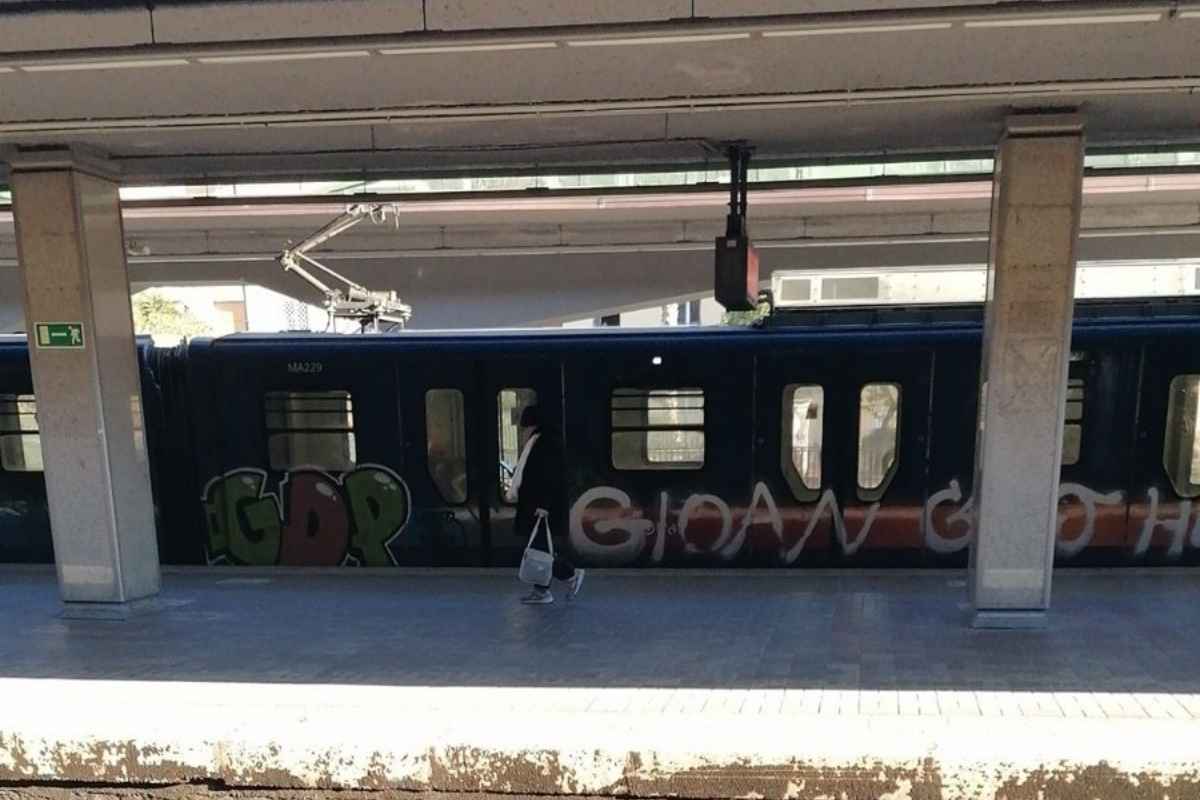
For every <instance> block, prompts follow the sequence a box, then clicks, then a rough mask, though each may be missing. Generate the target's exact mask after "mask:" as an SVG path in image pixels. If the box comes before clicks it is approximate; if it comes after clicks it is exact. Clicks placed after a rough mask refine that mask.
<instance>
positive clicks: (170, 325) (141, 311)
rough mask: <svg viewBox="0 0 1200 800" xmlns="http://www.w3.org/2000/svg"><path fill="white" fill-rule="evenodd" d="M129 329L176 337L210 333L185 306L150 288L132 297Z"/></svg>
mask: <svg viewBox="0 0 1200 800" xmlns="http://www.w3.org/2000/svg"><path fill="white" fill-rule="evenodd" d="M133 329H134V330H135V331H136V332H137V333H140V334H150V335H151V336H163V337H178V338H180V339H186V338H190V337H192V336H203V335H205V334H207V333H210V331H209V329H208V326H207V325H206V324H205V323H204V321H203V320H201V319H200V318H198V317H197V316H196V315H195V314H193V313H192V312H191V311H189V310H188V307H187V306H185V305H184V304H183V303H181V302H179V301H178V300H172V299H171V298H169V297H167V296H166V295H164V294H162V293H161V292H156V291H154V290H153V289H151V290H148V291H145V292H141V293H140V294H138V295H137V296H136V297H134V298H133Z"/></svg>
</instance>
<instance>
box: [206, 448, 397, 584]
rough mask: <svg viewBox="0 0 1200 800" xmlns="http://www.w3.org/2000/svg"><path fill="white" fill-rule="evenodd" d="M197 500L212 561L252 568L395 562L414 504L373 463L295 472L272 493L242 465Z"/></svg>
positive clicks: (260, 475) (262, 475)
mask: <svg viewBox="0 0 1200 800" xmlns="http://www.w3.org/2000/svg"><path fill="white" fill-rule="evenodd" d="M202 501H203V503H204V511H205V519H206V520H207V525H208V561H209V563H213V564H217V563H233V564H247V565H256V566H257V565H263V566H266V565H272V564H279V565H286V566H339V565H344V566H369V567H386V566H392V565H394V564H395V563H396V558H395V556H393V554H392V551H391V549H390V545H391V544H392V542H394V541H395V540H396V539H397V538H398V537H399V536H400V534H401V533H402V532H403V531H404V527H405V525H407V524H408V520H409V514H410V512H411V509H412V501H411V498H410V496H409V492H408V486H407V485H406V484H405V483H404V481H403V479H401V478H400V476H399V475H397V474H396V473H395V472H392V471H391V470H390V469H388V468H387V467H384V466H380V465H378V464H364V465H361V466H359V467H357V468H355V469H353V470H350V471H348V472H345V473H342V474H341V475H336V476H335V475H330V474H328V473H326V472H322V471H320V470H316V469H297V470H293V471H291V472H289V473H286V474H285V475H284V477H283V478H282V480H280V481H279V485H278V487H277V489H276V490H275V491H268V489H267V473H266V472H265V471H263V470H261V469H256V468H251V467H243V468H240V469H235V470H232V471H230V472H227V473H225V474H224V475H221V476H220V477H217V478H214V479H213V480H211V481H209V482H208V485H207V486H205V487H204V495H203V498H202Z"/></svg>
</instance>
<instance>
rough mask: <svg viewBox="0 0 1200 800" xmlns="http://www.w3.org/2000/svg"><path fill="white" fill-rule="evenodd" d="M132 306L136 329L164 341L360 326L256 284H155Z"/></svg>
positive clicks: (162, 343)
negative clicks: (332, 318)
mask: <svg viewBox="0 0 1200 800" xmlns="http://www.w3.org/2000/svg"><path fill="white" fill-rule="evenodd" d="M133 305H134V322H135V327H136V329H137V333H138V334H141V335H148V336H151V337H152V338H153V339H154V343H155V344H157V345H160V346H169V345H173V344H178V343H179V342H180V341H181V340H183V339H185V338H191V337H193V336H226V335H228V334H231V333H245V332H253V333H279V332H282V331H313V332H319V331H327V330H330V331H332V330H335V329H336V331H337V332H338V333H353V332H354V331H356V330H358V326H357V325H355V324H353V323H350V322H347V321H345V320H341V321H338V324H337V326H336V328H334V327H332V326H330V325H329V315H328V314H326V313H325V309H323V308H321V307H320V306H316V305H312V304H310V303H305V302H303V301H301V300H296V299H295V298H292V297H288V296H287V295H284V294H280V293H279V292H276V291H272V290H271V289H266V288H264V287H262V286H255V285H253V284H226V285H216V286H207V285H193V286H153V287H148V288H146V289H142V290H140V291H137V292H135V293H134V295H133ZM139 311H140V312H141V313H139Z"/></svg>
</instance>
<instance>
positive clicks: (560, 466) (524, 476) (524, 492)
mask: <svg viewBox="0 0 1200 800" xmlns="http://www.w3.org/2000/svg"><path fill="white" fill-rule="evenodd" d="M539 433H541V436H539V437H538V440H537V441H536V442H534V443H533V447H532V448H531V449H530V451H529V458H528V459H527V460H526V461H525V471H524V472H523V473H521V487H520V488H519V489H518V490H517V518H516V532H517V533H518V534H520V535H521V536H529V534H530V533H532V532H533V524H534V522H535V521H536V519H535V517H534V512H535V511H537V509H539V508H544V509H546V510H547V511H549V512H550V531H551V533H553V534H554V536H555V537H558V536H563V535H565V534H566V532H567V531H566V527H565V526H566V524H567V515H566V491H567V486H566V474H565V473H566V459H565V458H564V456H563V445H562V439H561V438H559V436H558V433H557V432H556V431H553V430H549V429H543V430H541V431H539Z"/></svg>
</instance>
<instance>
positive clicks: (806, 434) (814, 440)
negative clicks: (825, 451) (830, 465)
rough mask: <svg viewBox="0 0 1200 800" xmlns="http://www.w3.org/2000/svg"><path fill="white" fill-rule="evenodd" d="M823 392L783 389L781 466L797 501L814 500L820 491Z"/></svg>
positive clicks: (797, 386)
mask: <svg viewBox="0 0 1200 800" xmlns="http://www.w3.org/2000/svg"><path fill="white" fill-rule="evenodd" d="M824 420H825V390H824V389H823V388H821V387H820V386H810V385H801V384H791V385H789V386H787V387H785V388H784V390H783V442H782V443H783V451H782V453H781V454H780V455H781V464H782V466H783V474H784V475H785V476H786V477H787V480H788V484H789V485H790V486H791V489H792V494H794V495H795V496H796V499H797V500H813V499H815V498H816V496H817V494H818V492H820V490H821V439H822V435H823V433H824V431H823V426H824Z"/></svg>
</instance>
